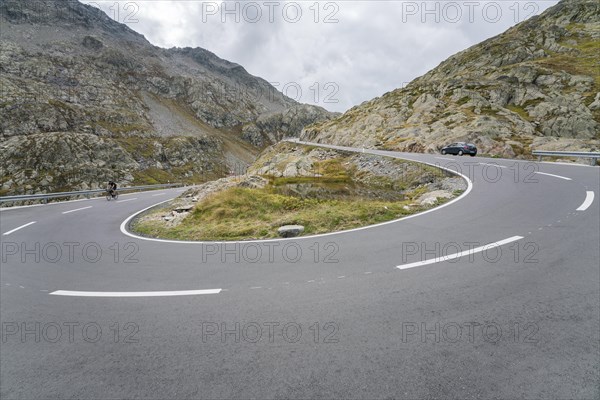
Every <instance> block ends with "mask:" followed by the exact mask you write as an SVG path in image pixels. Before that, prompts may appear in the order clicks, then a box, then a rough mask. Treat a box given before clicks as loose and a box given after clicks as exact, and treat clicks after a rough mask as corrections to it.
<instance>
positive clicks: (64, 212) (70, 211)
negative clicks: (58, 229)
mask: <svg viewBox="0 0 600 400" xmlns="http://www.w3.org/2000/svg"><path fill="white" fill-rule="evenodd" d="M92 207H93V206H87V207H81V208H76V209H74V210H69V211H63V212H62V213H63V214H69V213H72V212H75V211H81V210H87V209H88V208H92Z"/></svg>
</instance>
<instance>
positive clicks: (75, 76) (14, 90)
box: [0, 0, 333, 195]
mask: <svg viewBox="0 0 600 400" xmlns="http://www.w3.org/2000/svg"><path fill="white" fill-rule="evenodd" d="M0 25H1V26H2V40H1V41H0V86H1V87H2V99H1V100H0V145H1V146H2V147H3V148H5V149H6V151H5V152H3V154H2V155H0V157H2V162H3V165H9V167H8V169H9V171H8V172H9V173H5V171H3V173H2V174H0V187H2V188H3V189H1V190H2V192H0V195H1V194H13V193H14V194H16V193H23V192H26V191H30V189H26V188H25V187H26V186H31V187H32V189H31V190H39V191H48V190H50V189H52V190H56V189H57V188H60V189H76V188H79V187H82V186H83V185H94V184H99V182H100V179H104V177H105V176H106V175H107V174H110V175H115V176H118V177H119V178H124V177H130V178H131V180H135V181H136V182H138V183H163V182H166V181H168V180H171V181H190V182H198V181H203V180H207V179H215V178H219V177H222V176H224V175H225V174H227V172H228V171H229V170H231V169H242V168H243V167H245V166H247V165H249V164H250V163H251V162H252V161H253V160H254V158H255V157H256V155H257V154H258V153H259V152H260V150H261V148H262V147H264V146H266V145H269V144H272V143H274V142H275V141H277V140H279V139H280V138H281V137H282V136H284V135H296V136H297V135H298V134H299V133H300V131H301V130H302V128H303V127H304V126H305V125H307V124H310V123H313V122H316V121H320V120H324V119H328V118H331V116H332V115H333V114H331V113H329V112H327V111H326V110H324V109H322V108H319V107H313V106H309V105H301V104H298V103H297V102H295V101H293V100H292V99H290V98H288V97H286V96H284V95H283V94H282V93H280V92H278V91H277V90H276V89H275V88H274V87H273V86H271V85H270V84H269V83H268V82H267V81H265V80H264V79H261V78H259V77H255V76H252V75H250V74H249V73H248V72H247V71H246V70H245V69H244V68H243V67H242V66H240V65H238V64H235V63H231V62H229V61H227V60H223V59H221V58H219V57H217V56H216V55H215V54H213V53H211V52H209V51H207V50H204V49H200V48H195V49H192V48H184V49H179V48H173V49H161V48H158V47H155V46H153V45H152V44H150V43H149V42H148V41H146V39H145V38H144V37H143V36H142V35H140V34H138V33H136V32H134V31H133V30H131V29H130V28H128V27H127V26H126V25H123V24H120V23H117V22H115V21H114V20H112V19H111V18H109V17H108V16H107V15H106V14H104V13H103V12H102V11H100V10H99V9H97V8H94V7H92V6H90V5H84V4H82V3H80V2H78V1H74V0H69V1H63V0H43V1H42V0H3V1H2V2H0ZM58 135H60V137H61V139H60V140H58V139H57V138H58V137H59V136H58ZM46 136H48V140H46ZM82 138H85V139H82ZM81 140H83V142H86V141H89V143H90V144H91V145H93V146H96V145H97V146H101V147H102V146H106V149H109V148H110V149H113V153H114V154H116V155H118V157H119V159H120V160H128V161H123V162H113V161H111V160H110V159H111V156H110V155H106V154H105V153H104V152H103V151H99V152H92V151H89V150H87V149H85V146H83V147H82V151H84V153H85V155H83V154H74V153H73V154H71V158H70V159H67V158H66V155H67V150H68V148H69V144H70V143H79V142H80V141H81ZM38 141H42V142H43V143H47V142H48V141H49V142H53V143H54V142H55V141H56V143H67V144H66V145H64V146H61V147H60V148H59V155H58V157H59V158H60V157H63V156H65V168H67V169H68V168H71V167H72V168H73V170H74V171H75V170H78V169H79V170H89V171H90V172H89V173H87V172H86V173H81V174H72V175H69V176H67V175H64V174H63V170H60V169H56V170H52V166H51V165H48V163H46V162H45V159H44V156H42V155H39V158H36V157H38V156H37V154H38V153H37V152H34V153H33V154H34V155H28V156H27V157H26V158H27V161H24V160H23V159H22V158H19V154H20V151H17V150H18V149H21V150H22V149H23V144H24V143H34V147H36V146H37V143H38ZM37 147H39V146H37ZM103 148H104V147H103ZM107 158H108V159H107ZM102 163H105V165H104V166H103V167H97V165H98V164H102ZM42 165H43V167H42ZM67 166H68V167H67ZM23 168H26V169H28V170H32V171H35V173H37V174H38V175H44V176H45V175H48V174H52V175H56V178H57V179H55V180H54V182H55V183H53V184H51V185H50V184H48V183H49V181H48V180H43V179H37V178H36V179H29V178H30V175H31V173H29V172H28V173H24V169H23ZM109 171H110V173H109ZM15 174H17V175H18V176H16V175H15ZM94 175H96V176H97V177H98V178H97V180H95V181H94V180H93V178H92V177H93V176H94ZM90 179H92V181H90ZM56 182H61V183H60V184H58V183H56Z"/></svg>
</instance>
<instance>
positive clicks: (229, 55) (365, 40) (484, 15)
mask: <svg viewBox="0 0 600 400" xmlns="http://www.w3.org/2000/svg"><path fill="white" fill-rule="evenodd" d="M83 2H84V3H88V4H92V3H94V4H93V5H95V6H98V7H100V8H101V9H102V10H104V11H105V12H106V13H107V14H108V15H109V16H110V17H111V18H113V19H115V20H117V21H119V22H123V23H126V24H127V25H128V26H129V27H131V28H132V29H133V30H135V31H137V32H139V33H141V34H143V35H144V36H145V37H146V38H147V39H148V40H149V41H150V42H151V43H153V44H154V45H157V46H160V47H166V48H169V47H175V46H176V47H187V46H189V47H202V48H205V49H207V50H210V51H212V52H213V53H215V54H217V55H218V56H219V57H221V58H224V59H226V60H229V61H232V62H236V63H238V64H241V65H242V66H243V67H244V68H246V70H247V71H248V72H250V73H251V74H253V75H257V76H260V77H262V78H264V79H266V80H267V81H269V82H271V83H272V84H274V85H275V86H276V87H277V88H278V89H279V90H281V91H284V93H286V94H287V95H288V96H290V97H292V98H294V99H296V100H298V101H301V102H305V103H311V104H317V105H320V106H322V107H325V108H326V109H328V110H331V111H345V110H347V109H349V108H350V107H353V106H355V105H358V104H360V103H362V102H363V101H366V100H370V99H372V98H373V97H377V96H381V95H382V94H384V93H385V92H388V91H390V90H393V89H395V88H398V87H401V86H403V85H406V83H408V82H410V81H411V80H412V79H414V78H416V77H418V76H420V75H422V74H424V73H425V72H427V71H428V70H430V69H431V68H433V67H435V66H437V65H438V64H439V63H440V62H442V61H443V60H444V59H446V58H447V57H448V56H450V55H452V54H454V53H457V52H459V51H461V50H464V49H466V48H467V47H469V46H472V45H474V44H476V43H478V42H481V41H482V40H485V39H487V38H489V37H492V36H494V35H497V34H499V33H501V32H503V31H505V30H506V29H507V28H509V27H510V26H512V25H515V24H516V23H518V22H520V21H523V20H524V19H526V18H529V17H530V16H531V15H535V14H539V13H541V12H542V11H544V10H545V9H547V8H548V7H551V6H552V5H554V4H556V3H557V2H558V1H557V0H550V1H539V0H536V1H515V0H508V1H468V0H467V1H427V2H423V1H318V2H317V1H314V0H311V1H276V0H273V1H270V0H265V1H256V2H254V1H227V2H222V1H216V2H212V1H190V0H181V1H177V0H175V1H139V0H133V1H119V2H117V1H114V0H111V1H87V0H86V1H83Z"/></svg>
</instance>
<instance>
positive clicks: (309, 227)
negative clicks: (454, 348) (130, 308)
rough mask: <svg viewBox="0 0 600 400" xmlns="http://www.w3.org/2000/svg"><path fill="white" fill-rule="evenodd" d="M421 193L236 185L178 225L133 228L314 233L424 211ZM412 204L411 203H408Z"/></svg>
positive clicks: (202, 234)
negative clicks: (354, 195)
mask: <svg viewBox="0 0 600 400" xmlns="http://www.w3.org/2000/svg"><path fill="white" fill-rule="evenodd" d="M422 192H423V191H422V190H416V191H415V192H414V194H413V196H409V197H408V200H405V201H401V202H394V201H381V200H362V199H356V200H343V201H342V200H332V199H301V198H298V197H292V196H283V195H279V194H274V193H270V192H269V191H268V190H265V189H248V188H232V189H229V190H225V191H223V192H219V193H216V194H215V195H213V196H211V197H209V198H208V199H206V200H205V201H203V202H202V203H200V204H198V206H197V207H196V208H195V209H194V211H193V212H192V214H191V215H190V216H189V217H187V218H185V219H184V220H183V222H182V223H181V224H179V225H177V226H175V227H167V226H166V225H165V224H164V223H162V222H161V221H156V220H144V221H143V222H136V223H134V227H133V228H134V230H135V231H136V232H138V233H141V234H143V235H146V236H152V237H161V238H168V239H180V240H244V239H266V238H274V237H277V228H279V227H280V226H282V225H288V224H299V225H303V226H304V228H305V231H304V234H309V235H310V234H317V233H325V232H333V231H340V230H345V229H351V228H357V227H360V226H365V225H371V224H376V223H379V222H384V221H390V220H393V219H397V218H401V217H403V216H406V215H409V214H413V213H415V212H419V211H422V210H424V209H425V207H421V206H414V205H412V203H413V202H412V199H413V197H415V198H416V197H418V196H419V195H420V194H422ZM442 202H443V201H439V202H438V203H437V204H435V205H433V206H437V205H439V204H441V203H442ZM408 205H411V207H405V206H408ZM433 206H431V207H433ZM157 213H159V214H160V213H161V211H157Z"/></svg>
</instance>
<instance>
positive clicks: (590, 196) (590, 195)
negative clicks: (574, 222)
mask: <svg viewBox="0 0 600 400" xmlns="http://www.w3.org/2000/svg"><path fill="white" fill-rule="evenodd" d="M593 202H594V192H592V191H591V190H588V191H587V192H585V200H584V201H583V203H582V204H581V205H580V206H579V208H578V209H577V210H575V211H585V210H587V209H588V208H589V206H591V205H592V203H593Z"/></svg>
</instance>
